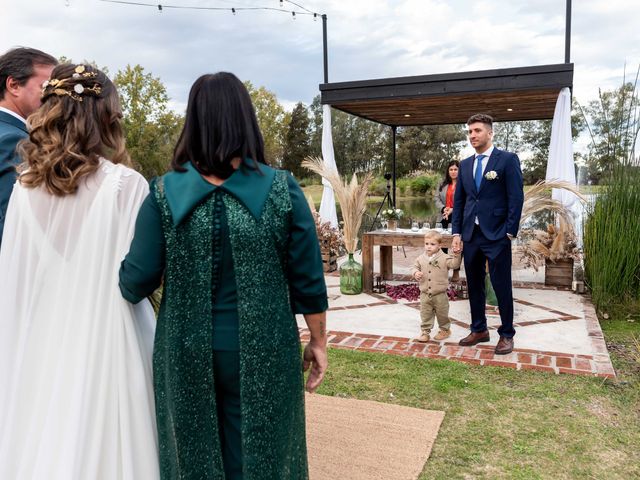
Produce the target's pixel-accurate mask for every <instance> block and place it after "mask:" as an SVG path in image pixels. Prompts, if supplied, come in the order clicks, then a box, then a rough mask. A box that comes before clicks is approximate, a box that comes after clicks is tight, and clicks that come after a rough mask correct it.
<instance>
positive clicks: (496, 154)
mask: <svg viewBox="0 0 640 480" xmlns="http://www.w3.org/2000/svg"><path fill="white" fill-rule="evenodd" d="M499 156H500V150H498V149H497V148H495V147H494V149H493V152H491V156H490V157H489V161H488V162H487V166H486V167H485V169H484V174H483V175H482V181H481V182H480V190H482V187H483V186H484V184H485V182H486V181H487V177H486V175H487V173H488V172H490V171H491V170H493V169H494V168H495V166H496V163H497V162H498V157H499ZM473 183H474V184H475V182H473Z"/></svg>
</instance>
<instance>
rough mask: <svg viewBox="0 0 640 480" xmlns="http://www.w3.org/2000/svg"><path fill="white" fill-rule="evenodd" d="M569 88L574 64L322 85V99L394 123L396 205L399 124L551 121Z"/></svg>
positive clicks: (342, 108) (360, 115)
mask: <svg viewBox="0 0 640 480" xmlns="http://www.w3.org/2000/svg"><path fill="white" fill-rule="evenodd" d="M564 87H569V88H570V89H572V88H573V64H572V63H561V64H556V65H540V66H530V67H518V68H501V69H494V70H479V71H473V72H456V73H445V74H436V75H420V76H412V77H397V78H384V79H373V80H361V81H353V82H338V83H323V84H320V94H321V96H320V101H321V103H322V104H323V105H331V106H332V107H333V108H336V109H338V110H341V111H343V112H346V113H349V114H351V115H356V116H358V117H362V118H365V119H367V120H371V121H373V122H377V123H381V124H384V125H388V126H389V127H391V129H392V136H393V158H392V179H393V191H392V201H393V204H394V205H395V201H396V129H397V127H406V126H419V125H442V124H464V123H465V122H466V121H467V119H468V118H469V117H470V116H471V115H473V114H475V113H488V114H489V115H491V116H492V117H493V118H494V119H495V121H497V122H505V121H519V120H543V119H550V118H553V113H554V110H555V105H556V101H557V99H558V94H559V93H560V90H561V89H562V88H564Z"/></svg>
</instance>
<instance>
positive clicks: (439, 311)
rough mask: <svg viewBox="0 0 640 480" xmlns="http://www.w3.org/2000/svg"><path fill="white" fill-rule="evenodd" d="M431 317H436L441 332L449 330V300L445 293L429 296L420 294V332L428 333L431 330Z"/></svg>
mask: <svg viewBox="0 0 640 480" xmlns="http://www.w3.org/2000/svg"><path fill="white" fill-rule="evenodd" d="M433 317H437V319H438V326H439V327H440V328H441V329H443V330H449V329H450V328H451V320H449V298H448V297H447V293H446V292H442V293H437V294H435V295H430V294H428V293H424V292H420V319H421V320H422V324H421V325H420V327H421V329H422V332H424V333H430V332H431V329H432V328H433Z"/></svg>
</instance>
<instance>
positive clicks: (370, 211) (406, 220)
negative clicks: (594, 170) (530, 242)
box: [317, 195, 593, 243]
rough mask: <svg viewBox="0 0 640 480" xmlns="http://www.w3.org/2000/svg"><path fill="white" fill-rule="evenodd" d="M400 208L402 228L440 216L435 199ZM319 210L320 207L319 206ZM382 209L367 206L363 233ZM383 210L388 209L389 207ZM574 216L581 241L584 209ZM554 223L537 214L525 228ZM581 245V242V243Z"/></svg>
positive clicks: (543, 227) (432, 221)
mask: <svg viewBox="0 0 640 480" xmlns="http://www.w3.org/2000/svg"><path fill="white" fill-rule="evenodd" d="M589 197H590V198H589V200H591V201H593V198H592V197H593V196H592V195H590V196H589ZM336 206H337V208H338V220H341V219H342V216H341V214H340V206H339V205H336ZM397 206H398V208H401V209H402V211H403V212H404V217H403V218H402V219H401V220H400V222H399V225H398V226H399V227H400V228H411V222H412V221H413V220H417V221H418V222H420V223H422V222H429V223H430V224H431V226H432V227H433V226H435V223H436V219H437V216H438V210H437V208H436V204H435V200H434V198H433V197H429V198H427V197H425V198H406V199H398V201H397ZM317 207H318V208H319V207H320V205H318V206H317ZM379 208H380V202H379V201H377V202H369V203H368V204H367V211H366V213H365V216H364V218H363V221H362V227H361V229H360V230H361V232H360V233H362V232H366V231H369V230H372V222H373V219H374V218H375V216H376V213H377V212H378V209H379ZM383 208H388V207H387V205H386V204H385V206H384V207H383ZM573 212H574V216H575V218H576V233H577V234H578V238H579V240H580V237H581V233H582V232H581V230H582V218H583V208H582V207H581V206H579V205H576V206H575V207H574V209H573ZM552 223H554V220H553V215H551V213H549V212H541V213H538V214H535V215H534V216H533V218H531V219H530V220H529V221H527V222H526V224H525V225H524V226H523V227H524V228H534V229H539V230H546V228H547V225H548V224H552ZM376 225H377V226H378V227H380V218H379V217H378V221H377V222H376ZM579 243H581V242H579Z"/></svg>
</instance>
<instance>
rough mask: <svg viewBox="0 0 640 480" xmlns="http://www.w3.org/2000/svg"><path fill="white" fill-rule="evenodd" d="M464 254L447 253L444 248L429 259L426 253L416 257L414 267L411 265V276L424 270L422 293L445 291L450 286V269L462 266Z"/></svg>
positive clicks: (421, 282)
mask: <svg viewBox="0 0 640 480" xmlns="http://www.w3.org/2000/svg"><path fill="white" fill-rule="evenodd" d="M461 261H462V256H461V255H460V254H457V255H453V254H450V255H447V254H446V253H444V252H443V251H442V250H440V251H439V252H438V253H436V254H435V256H434V257H433V258H432V259H431V261H429V260H428V257H427V255H426V254H425V253H423V254H422V255H420V256H419V257H418V258H416V261H415V263H414V264H413V267H411V276H412V277H413V278H415V274H416V272H422V273H423V274H424V276H423V277H422V279H421V280H420V282H419V283H420V291H421V292H422V293H430V294H431V295H436V294H438V293H444V292H446V291H447V287H449V270H450V269H456V268H460V263H461Z"/></svg>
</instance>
